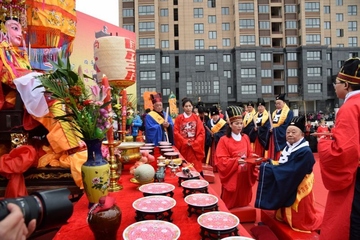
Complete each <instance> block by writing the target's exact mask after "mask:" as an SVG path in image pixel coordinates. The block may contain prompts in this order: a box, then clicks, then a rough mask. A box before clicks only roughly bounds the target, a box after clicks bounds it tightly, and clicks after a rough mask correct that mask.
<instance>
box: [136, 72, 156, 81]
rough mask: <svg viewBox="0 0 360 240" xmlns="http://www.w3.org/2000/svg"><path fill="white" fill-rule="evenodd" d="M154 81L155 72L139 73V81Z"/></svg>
mask: <svg viewBox="0 0 360 240" xmlns="http://www.w3.org/2000/svg"><path fill="white" fill-rule="evenodd" d="M150 80H156V76H155V71H140V81H150Z"/></svg>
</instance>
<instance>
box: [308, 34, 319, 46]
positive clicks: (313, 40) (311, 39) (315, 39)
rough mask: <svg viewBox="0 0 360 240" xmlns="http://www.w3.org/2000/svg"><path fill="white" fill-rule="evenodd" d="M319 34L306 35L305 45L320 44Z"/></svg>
mask: <svg viewBox="0 0 360 240" xmlns="http://www.w3.org/2000/svg"><path fill="white" fill-rule="evenodd" d="M320 39H321V37H320V34H307V35H306V44H320V41H321V40H320Z"/></svg>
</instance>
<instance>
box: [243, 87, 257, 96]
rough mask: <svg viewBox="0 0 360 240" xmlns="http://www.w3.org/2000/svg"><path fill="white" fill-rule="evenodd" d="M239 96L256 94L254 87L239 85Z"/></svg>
mask: <svg viewBox="0 0 360 240" xmlns="http://www.w3.org/2000/svg"><path fill="white" fill-rule="evenodd" d="M241 94H256V85H241Z"/></svg>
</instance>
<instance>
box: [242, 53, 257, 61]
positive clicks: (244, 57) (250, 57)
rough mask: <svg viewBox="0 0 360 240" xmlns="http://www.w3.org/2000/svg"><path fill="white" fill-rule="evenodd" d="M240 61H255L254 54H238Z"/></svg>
mask: <svg viewBox="0 0 360 240" xmlns="http://www.w3.org/2000/svg"><path fill="white" fill-rule="evenodd" d="M240 61H242V62H248V61H255V52H242V53H240Z"/></svg>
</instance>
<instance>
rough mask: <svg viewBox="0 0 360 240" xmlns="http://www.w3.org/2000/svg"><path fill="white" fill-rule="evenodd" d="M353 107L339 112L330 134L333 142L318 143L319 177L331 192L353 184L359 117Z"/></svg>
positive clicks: (359, 154) (359, 150)
mask: <svg viewBox="0 0 360 240" xmlns="http://www.w3.org/2000/svg"><path fill="white" fill-rule="evenodd" d="M349 101H350V100H349ZM352 107H353V105H351V104H350V103H349V104H344V105H343V106H342V107H341V108H340V110H339V112H338V114H337V116H336V124H335V127H334V128H333V130H332V132H333V138H334V140H325V139H321V140H320V141H319V143H318V152H319V157H320V166H321V175H322V179H323V182H324V185H325V187H326V189H328V190H330V191H339V190H343V189H345V188H347V187H349V186H350V185H351V184H353V182H354V179H355V177H356V171H357V169H358V166H359V159H360V146H359V139H360V136H359V129H358V125H359V119H358V118H359V116H358V115H357V111H354V109H352Z"/></svg>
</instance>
